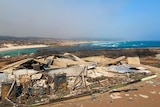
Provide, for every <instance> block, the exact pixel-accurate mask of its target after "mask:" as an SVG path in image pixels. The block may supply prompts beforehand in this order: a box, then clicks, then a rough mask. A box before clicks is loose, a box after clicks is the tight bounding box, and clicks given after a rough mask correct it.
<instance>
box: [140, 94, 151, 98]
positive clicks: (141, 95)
mask: <svg viewBox="0 0 160 107" xmlns="http://www.w3.org/2000/svg"><path fill="white" fill-rule="evenodd" d="M139 96H140V97H143V98H149V97H148V96H147V95H143V94H139Z"/></svg>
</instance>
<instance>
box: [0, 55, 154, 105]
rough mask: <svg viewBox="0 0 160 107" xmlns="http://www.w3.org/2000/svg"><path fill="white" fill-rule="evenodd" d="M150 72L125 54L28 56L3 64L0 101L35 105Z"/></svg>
mask: <svg viewBox="0 0 160 107" xmlns="http://www.w3.org/2000/svg"><path fill="white" fill-rule="evenodd" d="M128 60H129V63H130V64H131V63H134V64H135V63H136V61H137V60H138V57H136V60H135V58H134V62H132V57H130V58H128ZM137 62H138V64H139V63H140V62H139V60H138V61H137ZM150 76H153V77H154V74H153V73H152V72H151V71H149V70H147V69H146V68H143V67H134V66H133V65H129V64H128V62H127V58H126V57H125V56H122V57H119V58H116V59H112V58H106V57H104V56H92V57H85V58H79V57H77V56H75V55H73V54H70V53H65V54H63V55H54V56H48V57H37V58H29V59H25V60H22V61H18V62H16V63H12V64H10V65H7V66H5V67H3V68H2V69H1V73H0V87H1V88H0V89H1V90H0V91H1V94H0V96H1V101H2V104H3V102H5V101H8V102H10V104H12V105H14V106H26V105H27V106H28V105H37V104H43V103H48V102H50V101H57V100H59V99H65V98H73V97H78V96H82V95H91V94H93V93H97V92H106V91H109V90H111V89H114V88H117V87H121V86H124V85H128V84H131V83H134V82H139V81H142V80H143V79H144V78H145V79H147V78H146V77H150ZM150 78H152V77H150Z"/></svg>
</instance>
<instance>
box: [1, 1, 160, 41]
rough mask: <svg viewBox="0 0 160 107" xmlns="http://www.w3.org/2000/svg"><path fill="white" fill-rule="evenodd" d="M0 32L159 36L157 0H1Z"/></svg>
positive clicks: (86, 36) (128, 37) (159, 6)
mask: <svg viewBox="0 0 160 107" xmlns="http://www.w3.org/2000/svg"><path fill="white" fill-rule="evenodd" d="M0 35H4V36H5V35H8V36H17V37H52V38H59V39H95V40H107V39H108V40H109V39H113V40H160V0H0Z"/></svg>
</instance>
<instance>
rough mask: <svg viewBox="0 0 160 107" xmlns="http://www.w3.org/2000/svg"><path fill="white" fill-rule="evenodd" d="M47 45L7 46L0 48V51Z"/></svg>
mask: <svg viewBox="0 0 160 107" xmlns="http://www.w3.org/2000/svg"><path fill="white" fill-rule="evenodd" d="M43 47H48V46H47V45H22V46H9V47H7V48H0V52H4V51H10V50H16V49H29V48H43Z"/></svg>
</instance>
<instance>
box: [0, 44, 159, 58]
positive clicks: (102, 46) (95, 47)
mask: <svg viewBox="0 0 160 107" xmlns="http://www.w3.org/2000/svg"><path fill="white" fill-rule="evenodd" d="M124 48H160V41H121V42H119V41H112V42H111V41H110V42H108V41H98V42H89V43H84V44H78V45H75V46H72V47H71V46H68V47H57V48H45V49H50V50H58V51H62V50H65V51H78V50H102V49H124ZM38 49H41V48H30V49H19V50H10V51H3V52H0V56H5V55H9V56H17V55H18V54H19V55H21V54H30V53H35V52H36V51H37V50H38Z"/></svg>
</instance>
